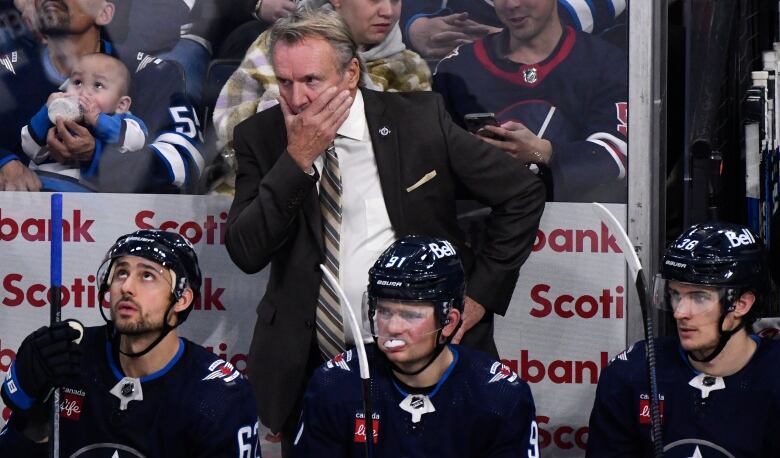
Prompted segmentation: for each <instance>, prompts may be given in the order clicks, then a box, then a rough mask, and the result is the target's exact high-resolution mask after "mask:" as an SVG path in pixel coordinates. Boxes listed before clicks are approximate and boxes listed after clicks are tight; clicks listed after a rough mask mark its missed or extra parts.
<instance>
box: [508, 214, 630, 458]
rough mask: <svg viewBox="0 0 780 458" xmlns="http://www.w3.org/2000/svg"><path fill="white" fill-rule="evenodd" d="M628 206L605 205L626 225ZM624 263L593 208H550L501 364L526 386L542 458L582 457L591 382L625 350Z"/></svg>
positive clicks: (524, 275) (521, 285) (511, 317)
mask: <svg viewBox="0 0 780 458" xmlns="http://www.w3.org/2000/svg"><path fill="white" fill-rule="evenodd" d="M625 207H626V206H625V205H623V204H616V205H607V208H609V210H610V211H611V212H612V213H613V214H614V215H615V216H616V217H617V219H618V221H625V211H626V210H625ZM625 272H626V270H625V260H624V258H623V254H622V251H621V250H620V248H619V247H618V246H617V243H616V241H615V237H614V236H613V235H612V234H611V233H610V232H609V231H608V229H607V227H606V225H604V224H602V223H601V221H600V220H599V219H598V218H597V217H596V216H595V214H594V213H593V212H592V210H591V205H590V204H575V203H548V204H547V206H546V207H545V210H544V215H543V216H542V223H541V225H540V227H539V231H538V232H537V235H536V241H535V243H534V247H533V252H532V253H531V256H530V257H529V259H528V261H526V263H525V264H524V265H523V267H522V269H520V279H519V281H518V284H517V286H516V288H515V292H514V295H513V296H512V302H511V304H510V306H509V311H508V312H507V314H506V316H505V317H503V318H501V317H496V331H495V332H496V334H495V338H496V344H497V346H498V351H499V354H500V355H501V358H502V359H503V361H504V363H505V364H506V365H507V366H509V368H511V369H512V370H513V371H515V372H516V373H517V374H518V375H520V377H521V378H522V379H523V380H525V381H527V382H528V383H529V384H530V386H531V391H532V392H533V395H534V400H535V401H536V414H537V417H536V420H537V423H538V426H539V443H540V446H541V447H542V448H543V450H544V453H543V455H544V456H567V457H568V456H584V454H585V447H586V444H587V439H588V418H589V417H590V411H591V408H592V406H593V398H594V397H595V395H596V383H597V382H598V377H599V374H600V373H601V370H602V369H603V368H604V367H605V366H606V365H607V364H608V362H609V360H610V359H611V358H612V357H614V356H615V355H617V354H618V353H619V352H621V351H622V350H623V349H624V347H625V346H626V345H625V344H626V324H625V318H626V305H627V304H626V297H627V294H626V274H625Z"/></svg>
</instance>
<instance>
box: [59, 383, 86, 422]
mask: <svg viewBox="0 0 780 458" xmlns="http://www.w3.org/2000/svg"><path fill="white" fill-rule="evenodd" d="M61 394H62V396H61V399H60V418H65V419H68V420H72V421H78V420H79V418H81V412H82V411H83V410H84V398H86V396H87V393H86V392H84V391H82V390H77V389H73V388H68V387H63V388H62V391H61Z"/></svg>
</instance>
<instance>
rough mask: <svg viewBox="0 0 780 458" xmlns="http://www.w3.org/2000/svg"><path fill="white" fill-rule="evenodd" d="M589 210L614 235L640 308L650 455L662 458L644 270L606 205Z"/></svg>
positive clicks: (595, 203) (659, 414) (596, 204)
mask: <svg viewBox="0 0 780 458" xmlns="http://www.w3.org/2000/svg"><path fill="white" fill-rule="evenodd" d="M593 212H594V213H596V216H598V217H599V218H600V219H601V221H602V222H603V223H604V224H605V225H606V226H607V228H608V229H609V232H611V233H612V234H613V235H614V236H615V239H616V241H617V244H618V246H619V247H620V251H622V252H623V257H625V259H626V263H627V264H628V270H629V272H630V273H631V280H632V281H633V282H634V286H636V291H637V295H638V296H639V306H640V308H641V309H642V320H643V321H644V325H645V326H644V327H645V342H646V348H647V352H646V355H647V376H648V385H649V386H650V424H651V428H652V434H651V439H652V441H653V455H654V456H655V457H662V456H663V454H664V452H663V448H664V442H663V437H662V430H661V413H660V410H659V407H658V380H657V378H656V364H655V341H654V332H653V327H654V326H653V315H652V312H651V311H650V309H649V308H648V305H647V297H648V285H647V279H646V278H645V274H644V271H642V263H640V262H639V256H637V254H636V251H634V245H633V244H632V243H631V239H629V238H628V234H626V231H625V229H623V226H622V225H621V224H620V222H619V221H618V220H617V219H616V218H615V215H613V214H612V212H610V211H609V210H608V209H607V207H605V206H603V205H601V204H600V203H597V202H593Z"/></svg>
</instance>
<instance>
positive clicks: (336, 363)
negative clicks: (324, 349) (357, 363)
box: [325, 350, 352, 371]
mask: <svg viewBox="0 0 780 458" xmlns="http://www.w3.org/2000/svg"><path fill="white" fill-rule="evenodd" d="M350 361H352V350H348V351H347V352H346V353H340V354H338V355H336V356H334V357H333V359H331V360H329V361H328V362H327V363H325V365H326V366H327V367H328V369H333V368H334V367H339V368H341V369H343V370H345V371H350V370H351V369H350V368H349V364H347V363H349V362H350Z"/></svg>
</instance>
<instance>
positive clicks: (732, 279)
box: [661, 223, 772, 321]
mask: <svg viewBox="0 0 780 458" xmlns="http://www.w3.org/2000/svg"><path fill="white" fill-rule="evenodd" d="M661 276H662V277H663V278H664V279H665V280H675V281H679V282H682V283H691V284H696V285H706V286H714V287H720V288H725V289H726V290H727V294H726V302H727V303H726V304H723V306H724V307H726V308H729V307H731V302H733V301H734V300H736V299H737V298H738V297H739V295H741V294H742V293H743V292H745V291H751V292H753V293H754V294H755V295H756V304H755V305H754V308H755V309H756V310H755V312H756V313H758V311H759V310H758V309H759V308H760V306H762V305H763V304H762V302H763V301H764V300H766V295H767V294H768V293H770V292H771V290H772V286H771V285H772V281H771V279H770V277H769V268H768V265H767V260H766V256H765V253H764V248H763V245H762V244H761V241H760V240H759V239H758V238H757V237H756V235H755V234H753V232H751V231H750V229H748V228H747V227H745V226H741V225H738V224H729V223H704V224H697V225H695V226H693V227H691V228H690V229H688V230H687V231H685V232H684V233H683V234H682V235H680V236H679V237H678V238H677V240H675V241H674V242H673V243H672V244H671V245H670V246H669V248H668V249H667V250H666V252H665V253H664V258H663V263H662V265H661ZM728 290H731V291H730V292H729V291H728ZM752 312H753V310H751V314H750V315H753V313H752ZM749 321H750V319H749Z"/></svg>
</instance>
